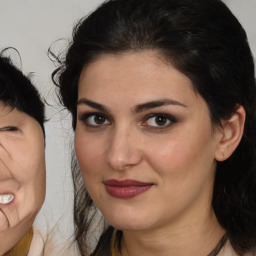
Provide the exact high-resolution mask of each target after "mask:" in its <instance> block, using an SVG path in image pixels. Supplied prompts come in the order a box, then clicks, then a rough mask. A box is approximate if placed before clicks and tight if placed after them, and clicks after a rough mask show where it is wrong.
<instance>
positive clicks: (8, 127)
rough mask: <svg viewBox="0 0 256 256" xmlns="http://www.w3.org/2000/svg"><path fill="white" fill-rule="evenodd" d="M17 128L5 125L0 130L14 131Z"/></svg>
mask: <svg viewBox="0 0 256 256" xmlns="http://www.w3.org/2000/svg"><path fill="white" fill-rule="evenodd" d="M18 130H19V129H18V128H17V127H15V126H7V127H2V128H0V131H6V132H16V131H18Z"/></svg>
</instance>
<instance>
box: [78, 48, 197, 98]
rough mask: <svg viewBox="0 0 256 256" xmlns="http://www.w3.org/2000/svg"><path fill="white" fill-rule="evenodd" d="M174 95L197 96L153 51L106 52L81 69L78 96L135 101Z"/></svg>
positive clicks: (182, 75)
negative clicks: (130, 99) (131, 99)
mask: <svg viewBox="0 0 256 256" xmlns="http://www.w3.org/2000/svg"><path fill="white" fill-rule="evenodd" d="M169 96H170V97H173V96H174V97H176V100H179V99H180V100H181V99H183V100H186V101H187V100H188V99H186V98H190V99H193V100H196V99H197V94H196V92H195V90H194V86H193V84H192V82H191V80H190V79H189V78H188V77H187V76H185V75H184V74H183V73H181V72H180V71H178V70H177V69H176V68H175V67H174V66H173V65H172V64H170V63H167V62H166V61H164V60H163V59H162V58H161V56H160V55H158V54H157V53H156V52H153V51H141V52H128V53H124V54H116V55H114V54H113V55H111V54H106V55H102V56H100V57H99V58H98V59H96V60H95V61H94V62H93V63H91V64H89V65H87V66H85V67H84V68H83V70H82V72H81V75H80V79H79V87H78V98H81V97H92V98H93V99H94V100H102V99H104V100H107V98H111V99H112V100H113V99H114V98H115V97H117V98H116V99H117V100H118V99H119V100H120V99H122V98H126V99H129V97H131V98H133V99H134V100H135V99H136V100H137V101H145V100H154V98H156V97H159V98H165V97H169Z"/></svg>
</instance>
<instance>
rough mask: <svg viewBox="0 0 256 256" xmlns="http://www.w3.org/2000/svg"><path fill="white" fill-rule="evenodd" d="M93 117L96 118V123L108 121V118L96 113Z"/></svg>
mask: <svg viewBox="0 0 256 256" xmlns="http://www.w3.org/2000/svg"><path fill="white" fill-rule="evenodd" d="M93 119H94V123H95V124H98V125H103V124H104V123H105V121H106V118H105V117H104V116H100V115H95V116H94V117H93Z"/></svg>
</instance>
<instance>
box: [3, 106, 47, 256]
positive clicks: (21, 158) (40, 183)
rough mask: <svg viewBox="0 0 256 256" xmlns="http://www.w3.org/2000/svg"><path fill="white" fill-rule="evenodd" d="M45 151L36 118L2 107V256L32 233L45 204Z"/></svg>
mask: <svg viewBox="0 0 256 256" xmlns="http://www.w3.org/2000/svg"><path fill="white" fill-rule="evenodd" d="M44 147H45V144H44V135H43V131H42V128H41V126H40V125H39V123H38V122H37V121H36V120H35V119H34V118H32V117H31V116H29V115H27V114H25V113H23V112H20V111H19V110H17V109H13V110H12V109H10V108H9V107H7V106H4V105H3V104H0V254H1V253H3V252H5V251H2V250H5V249H10V248H12V247H13V246H14V245H15V244H16V243H17V242H18V241H19V240H20V239H21V238H22V237H23V236H24V235H25V234H26V232H28V230H29V229H30V228H31V226H32V223H33V221H34V218H35V216H36V214H37V213H38V211H39V210H40V208H41V206H42V204H43V201H44V196H45V158H44V156H45V155H44Z"/></svg>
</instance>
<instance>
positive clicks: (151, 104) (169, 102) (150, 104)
mask: <svg viewBox="0 0 256 256" xmlns="http://www.w3.org/2000/svg"><path fill="white" fill-rule="evenodd" d="M81 104H85V105H87V106H89V107H92V108H95V109H98V110H101V111H103V112H111V111H110V110H109V109H108V108H107V107H105V106H103V105H102V104H99V103H97V102H94V101H91V100H88V99H85V98H81V99H80V100H78V102H77V105H81ZM165 105H176V106H181V107H185V108H187V106H186V105H185V104H182V103H180V102H178V101H176V100H172V99H162V100H154V101H149V102H145V103H142V104H139V105H136V106H135V107H134V108H133V109H132V112H133V113H135V114H136V113H140V112H142V111H144V110H148V109H152V108H157V107H161V106H165Z"/></svg>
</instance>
